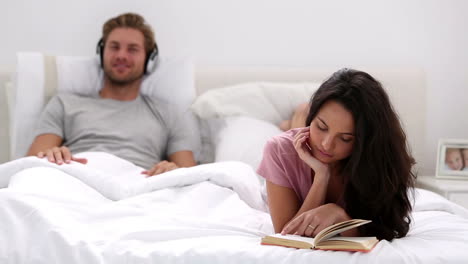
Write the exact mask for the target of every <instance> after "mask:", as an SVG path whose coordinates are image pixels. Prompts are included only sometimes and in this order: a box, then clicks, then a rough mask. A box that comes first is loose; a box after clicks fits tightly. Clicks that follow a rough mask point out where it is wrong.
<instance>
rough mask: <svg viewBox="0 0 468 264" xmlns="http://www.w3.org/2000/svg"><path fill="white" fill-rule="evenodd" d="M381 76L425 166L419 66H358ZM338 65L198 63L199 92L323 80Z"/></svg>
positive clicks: (423, 104)
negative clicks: (246, 84)
mask: <svg viewBox="0 0 468 264" xmlns="http://www.w3.org/2000/svg"><path fill="white" fill-rule="evenodd" d="M356 69H357V70H362V71H365V72H367V73H369V74H371V75H372V76H373V77H374V78H376V79H377V80H379V81H380V82H381V83H382V85H383V86H384V88H385V89H386V91H387V92H388V94H389V96H390V99H391V101H392V104H393V106H394V108H395V110H396V111H397V113H398V114H399V116H400V118H401V121H402V123H403V127H404V128H405V131H406V133H407V137H408V141H409V144H410V147H411V150H412V153H413V156H414V157H415V159H416V161H417V163H418V164H417V166H416V169H418V168H424V167H425V166H424V164H423V163H424V160H425V159H424V150H425V146H424V144H425V138H426V88H425V75H424V71H423V70H422V69H420V68H411V67H399V68H370V67H367V68H366V67H363V68H356ZM337 70H338V68H272V67H249V66H238V67H233V66H222V67H221V66H216V67H196V68H195V75H196V76H195V82H196V85H195V86H196V87H197V94H198V95H200V94H202V93H204V92H206V91H207V90H210V89H216V88H221V87H225V86H228V85H233V84H239V83H244V82H255V81H272V82H323V81H324V80H325V79H326V78H328V77H329V76H330V75H331V74H332V73H333V72H335V71H337Z"/></svg>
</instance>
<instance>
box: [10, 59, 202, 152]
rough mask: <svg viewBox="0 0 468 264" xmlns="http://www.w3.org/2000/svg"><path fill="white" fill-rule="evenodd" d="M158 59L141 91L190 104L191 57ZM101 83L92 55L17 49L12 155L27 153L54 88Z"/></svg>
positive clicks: (87, 89)
mask: <svg viewBox="0 0 468 264" xmlns="http://www.w3.org/2000/svg"><path fill="white" fill-rule="evenodd" d="M157 63H158V64H157V66H156V70H155V71H154V72H153V73H151V74H150V75H148V76H147V77H145V79H144V80H143V83H142V87H141V93H142V94H145V95H149V96H154V97H158V98H161V99H163V100H165V101H167V102H170V103H173V104H175V105H177V106H180V107H182V108H187V107H189V106H190V104H191V103H192V102H193V100H194V98H195V95H196V90H195V81H194V71H193V64H192V62H191V59H190V58H189V57H177V58H165V57H160V58H159V59H158V62H157ZM55 65H56V66H55ZM101 83H102V70H101V68H100V66H99V64H98V60H97V59H96V57H94V56H92V57H73V56H57V57H54V56H45V55H43V54H41V53H38V52H28V53H25V52H22V53H18V54H17V70H16V76H15V78H14V86H15V95H14V96H13V97H14V99H15V100H14V105H13V106H12V109H13V111H12V114H11V115H10V116H11V118H12V119H11V120H10V124H11V134H10V135H11V157H12V158H19V157H22V156H24V155H25V154H26V152H27V150H28V148H29V146H30V144H31V143H32V141H33V131H34V128H35V126H36V120H37V119H38V118H39V115H40V113H41V111H42V109H43V107H44V106H45V104H46V103H47V101H48V100H49V99H50V97H51V96H52V95H54V94H55V93H57V92H70V93H76V94H84V95H86V94H90V93H93V92H95V91H98V90H99V89H100V88H101Z"/></svg>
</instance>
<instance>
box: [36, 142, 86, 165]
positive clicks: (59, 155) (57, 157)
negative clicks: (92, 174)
mask: <svg viewBox="0 0 468 264" xmlns="http://www.w3.org/2000/svg"><path fill="white" fill-rule="evenodd" d="M36 156H37V157H38V158H41V159H42V158H44V157H47V160H48V161H50V162H52V163H56V164H57V165H62V164H63V163H67V164H68V163H70V162H71V161H76V162H79V163H83V164H86V163H87V162H88V160H87V159H85V158H76V157H73V155H72V154H71V152H70V150H69V149H68V148H67V147H65V146H61V147H53V148H51V149H47V150H45V151H39V152H38V153H37V154H36Z"/></svg>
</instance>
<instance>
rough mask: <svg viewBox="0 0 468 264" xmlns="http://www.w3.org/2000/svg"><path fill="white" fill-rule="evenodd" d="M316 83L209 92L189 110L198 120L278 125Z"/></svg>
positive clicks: (247, 86) (260, 84) (240, 86)
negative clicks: (230, 118) (252, 120)
mask: <svg viewBox="0 0 468 264" xmlns="http://www.w3.org/2000/svg"><path fill="white" fill-rule="evenodd" d="M319 86H320V84H319V83H307V82H303V83H299V82H298V83H279V82H277V83H275V82H252V83H242V84H237V85H233V86H227V87H223V88H218V89H213V90H210V91H207V92H205V93H204V94H202V95H200V96H199V97H198V98H197V99H196V100H195V102H194V104H193V105H192V110H193V111H194V112H195V113H196V114H197V115H198V116H199V117H201V118H203V119H207V118H214V117H226V116H240V115H244V116H250V117H254V118H257V119H260V120H265V121H268V122H270V123H273V124H279V123H280V122H281V121H282V120H285V119H290V118H291V116H292V113H293V112H294V109H295V108H296V107H297V106H298V105H299V104H300V103H304V102H308V101H309V100H310V97H311V96H312V94H313V93H314V92H315V91H316V90H317V88H318V87H319Z"/></svg>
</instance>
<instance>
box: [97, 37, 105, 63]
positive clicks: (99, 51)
mask: <svg viewBox="0 0 468 264" xmlns="http://www.w3.org/2000/svg"><path fill="white" fill-rule="evenodd" d="M103 57H104V40H103V39H102V38H101V39H100V40H99V41H98V43H97V45H96V60H97V61H98V64H99V66H101V68H103V67H104V61H103V59H104V58H103Z"/></svg>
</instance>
